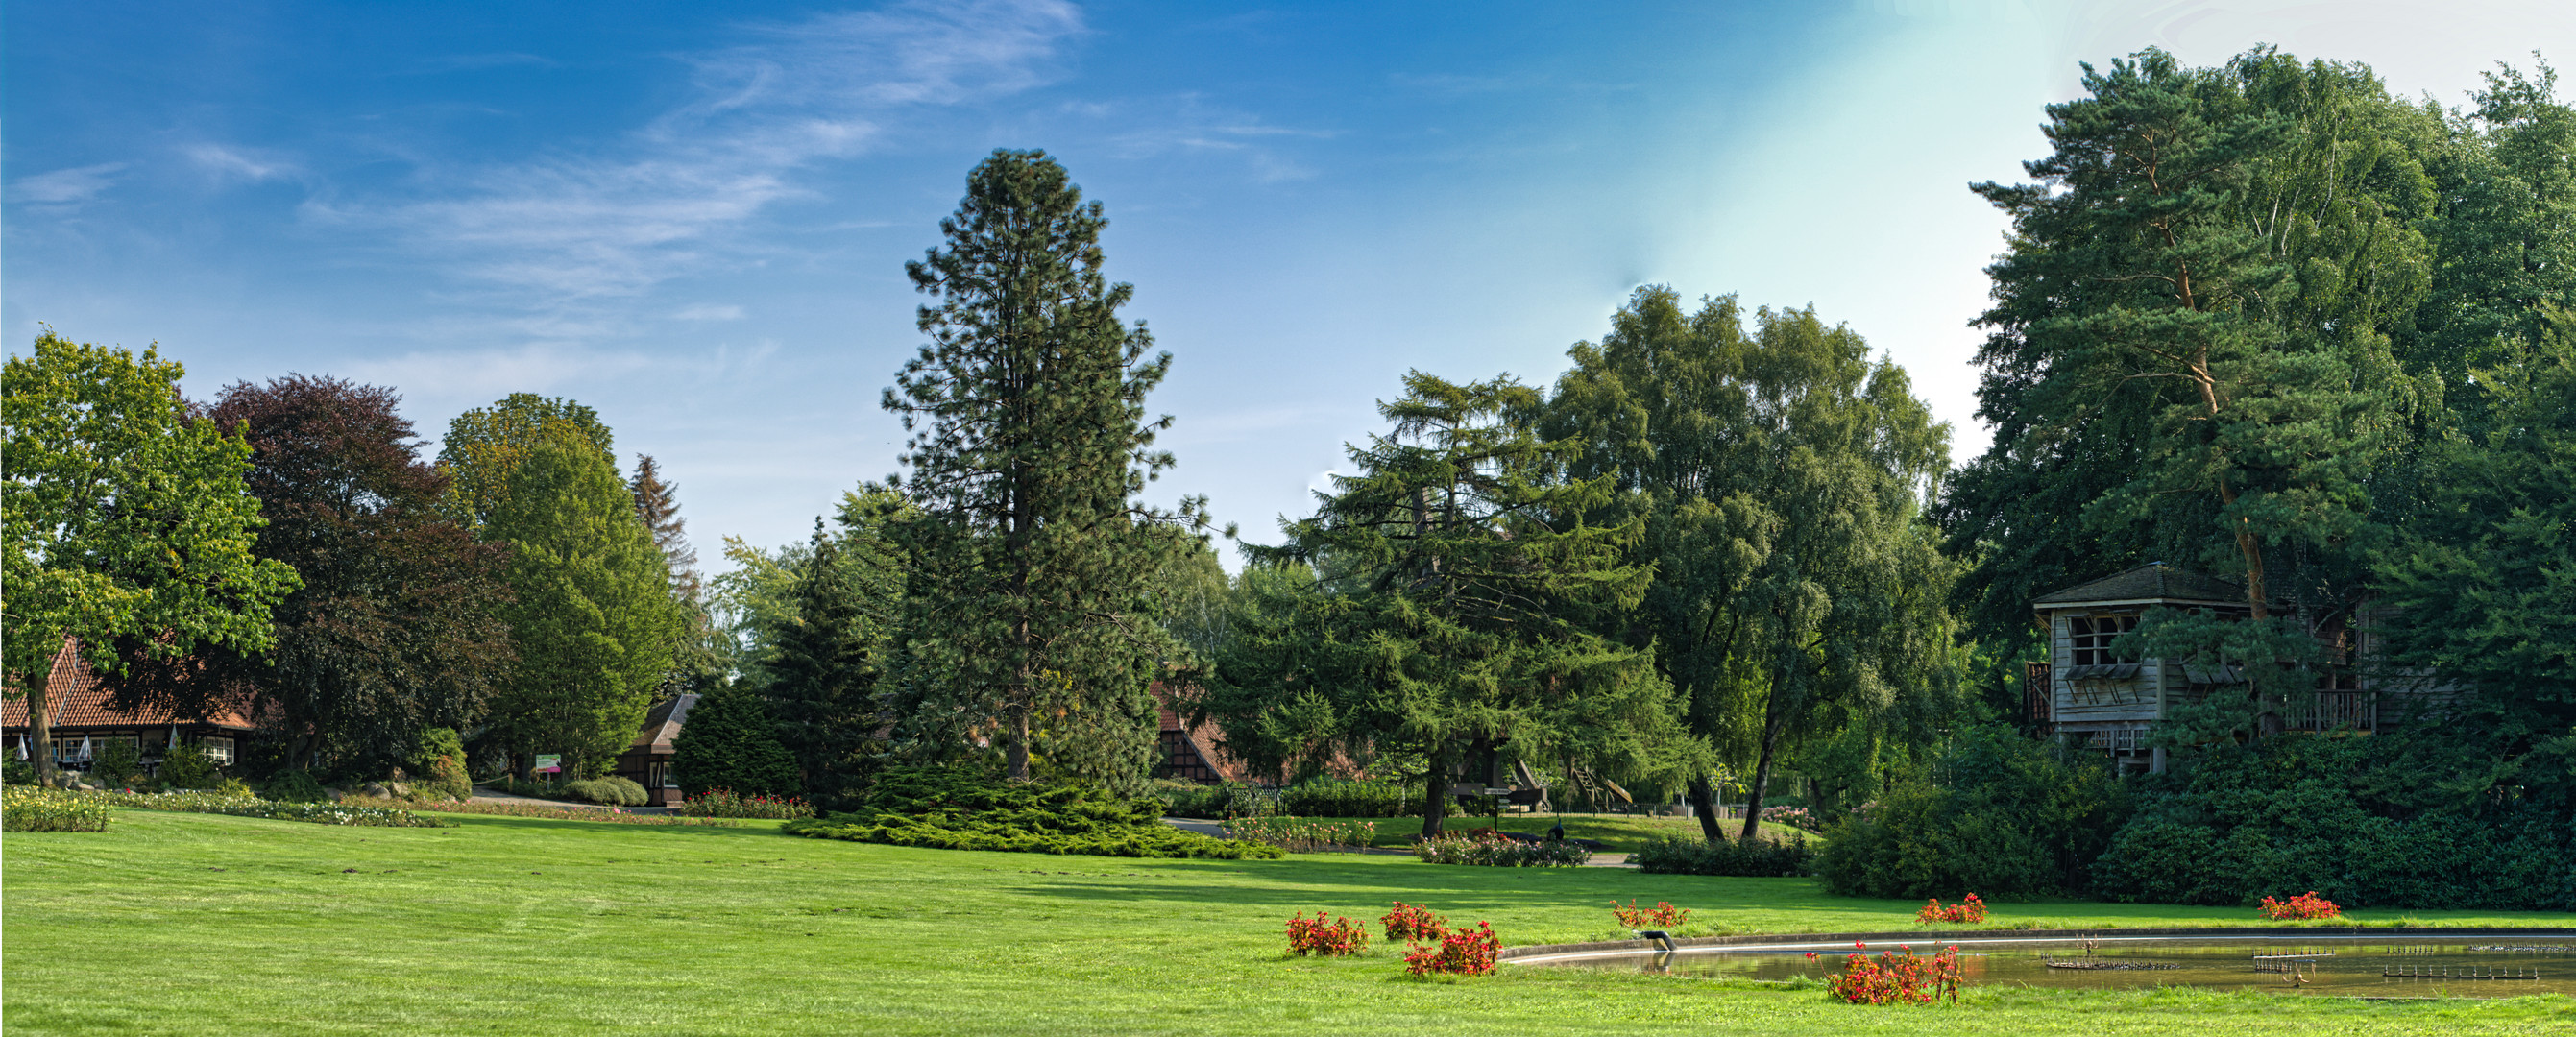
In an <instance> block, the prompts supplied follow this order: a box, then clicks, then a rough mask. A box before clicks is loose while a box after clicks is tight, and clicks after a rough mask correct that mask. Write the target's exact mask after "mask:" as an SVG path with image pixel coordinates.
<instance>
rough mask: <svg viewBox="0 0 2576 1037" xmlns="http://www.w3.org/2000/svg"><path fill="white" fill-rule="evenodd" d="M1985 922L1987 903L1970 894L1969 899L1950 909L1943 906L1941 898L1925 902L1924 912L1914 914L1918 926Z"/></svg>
mask: <svg viewBox="0 0 2576 1037" xmlns="http://www.w3.org/2000/svg"><path fill="white" fill-rule="evenodd" d="M1985 920H1986V902H1985V901H1983V900H1979V899H1977V895H1976V894H1974V893H1970V894H1968V899H1966V900H1962V901H1960V902H1958V903H1956V904H1952V905H1950V906H1948V907H1943V906H1941V898H1940V897H1933V898H1932V899H1930V900H1927V901H1924V902H1923V910H1920V911H1917V912H1914V924H1916V925H1930V924H1932V923H1934V922H1954V923H1955V922H1982V921H1985Z"/></svg>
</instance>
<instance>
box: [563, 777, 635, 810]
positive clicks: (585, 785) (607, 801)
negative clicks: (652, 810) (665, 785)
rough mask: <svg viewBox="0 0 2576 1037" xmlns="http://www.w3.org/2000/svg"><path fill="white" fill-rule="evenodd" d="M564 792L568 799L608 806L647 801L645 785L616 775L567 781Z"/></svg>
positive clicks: (630, 805)
mask: <svg viewBox="0 0 2576 1037" xmlns="http://www.w3.org/2000/svg"><path fill="white" fill-rule="evenodd" d="M563 794H564V797H565V798H567V799H577V800H580V801H582V802H584V803H597V804H599V805H601V806H608V807H640V806H643V805H644V802H645V795H644V786H642V785H638V784H636V783H635V781H634V779H632V778H621V777H618V776H616V775H610V776H608V777H605V778H586V779H583V780H580V781H569V782H565V783H564V787H563Z"/></svg>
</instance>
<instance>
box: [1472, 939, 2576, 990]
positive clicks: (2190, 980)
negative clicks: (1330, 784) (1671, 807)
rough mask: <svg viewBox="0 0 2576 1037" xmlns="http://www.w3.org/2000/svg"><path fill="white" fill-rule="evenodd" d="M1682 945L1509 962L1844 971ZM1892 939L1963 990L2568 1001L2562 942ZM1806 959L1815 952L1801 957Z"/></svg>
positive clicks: (2568, 949)
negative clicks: (1950, 956)
mask: <svg viewBox="0 0 2576 1037" xmlns="http://www.w3.org/2000/svg"><path fill="white" fill-rule="evenodd" d="M1795 940H1797V938H1796V937H1787V938H1784V942H1781V943H1763V944H1733V945H1724V946H1701V947H1689V946H1685V947H1683V948H1681V949H1680V950H1679V951H1676V952H1673V953H1669V954H1664V953H1655V952H1650V951H1630V950H1569V951H1564V952H1557V953H1545V952H1541V953H1534V954H1527V955H1525V956H1519V957H1514V958H1510V959H1507V962H1508V963H1509V964H1513V965H1520V966H1531V967H1558V968H1588V969H1619V970H1624V971H1646V972H1661V973H1669V974H1672V975H1676V976H1710V977H1716V976H1724V977H1733V978H1739V979H1766V980H1787V979H1793V978H1796V977H1799V976H1807V977H1812V978H1815V979H1818V980H1821V979H1824V978H1825V977H1827V976H1830V975H1833V974H1835V973H1838V972H1841V971H1842V970H1843V966H1844V959H1845V957H1846V956H1847V955H1850V954H1852V953H1855V948H1854V947H1853V946H1852V942H1851V941H1849V940H1844V941H1840V942H1832V943H1819V942H1785V941H1795ZM1900 943H1903V944H1908V945H1911V946H1912V947H1913V948H1914V952H1915V953H1916V954H1917V955H1920V956H1924V957H1929V956H1930V955H1931V954H1932V953H1933V952H1935V951H1938V950H1940V949H1941V948H1943V947H1947V946H1950V945H1952V944H1956V945H1957V946H1958V948H1959V957H1960V966H1961V969H1962V970H1963V971H1964V972H1965V973H1966V975H1967V979H1968V982H1969V983H1970V984H1971V985H1983V984H2020V985H2025V986H2033V987H2054V988H2067V989H2114V988H2125V987H2157V986H2191V987H2206V988H2209V989H2213V990H2248V989H2251V990H2277V991H2280V992H2282V993H2300V994H2324V995H2329V996H2340V997H2434V996H2444V997H2518V996H2521V995H2525V994H2546V993H2558V994H2568V995H2576V937H2569V936H2557V935H2552V936H2471V937H2430V936H2422V935H2407V936H2402V937H2391V936H2384V935H2374V936H2328V935H2318V936H2305V935H2302V936H2297V937H2280V936H2262V937H2239V938H2229V937H2209V936H2126V937H2124V936H2119V935H2117V934H2115V933H2101V934H2089V935H2088V934H2068V935H2066V936H2053V937H1991V938H1983V939H1976V938H1970V939H1948V940H1933V939H1931V938H1928V937H1926V938H1921V939H1910V940H1901V941H1900V940H1888V941H1884V942H1881V941H1871V942H1870V943H1869V946H1868V947H1867V949H1866V950H1865V951H1860V952H1859V953H1866V954H1869V955H1871V956H1873V957H1875V956H1876V955H1877V954H1878V953H1879V952H1882V951H1894V950H1897V949H1898V946H1899V944H1900ZM1810 952H1813V953H1814V954H1815V957H1812V958H1810V957H1808V954H1809V953H1810Z"/></svg>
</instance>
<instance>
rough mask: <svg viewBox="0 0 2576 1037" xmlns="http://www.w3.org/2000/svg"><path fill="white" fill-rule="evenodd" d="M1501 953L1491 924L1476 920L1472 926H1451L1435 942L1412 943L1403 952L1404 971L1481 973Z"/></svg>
mask: <svg viewBox="0 0 2576 1037" xmlns="http://www.w3.org/2000/svg"><path fill="white" fill-rule="evenodd" d="M1502 953H1503V941H1502V940H1501V939H1500V938H1497V937H1496V936H1495V935H1494V926H1493V924H1492V923H1490V922H1478V923H1476V927H1475V928H1473V929H1458V930H1454V931H1452V932H1450V933H1448V934H1446V935H1443V936H1442V937H1440V939H1439V940H1438V941H1437V942H1434V943H1428V944H1421V943H1417V944H1414V945H1413V949H1412V950H1411V951H1408V952H1406V954H1405V955H1404V971H1406V972H1409V973H1412V974H1413V975H1416V976H1428V975H1430V974H1432V973H1435V972H1437V973H1443V974H1446V975H1454V976H1482V975H1485V974H1487V973H1490V972H1492V971H1494V961H1495V959H1497V958H1500V957H1501V956H1502Z"/></svg>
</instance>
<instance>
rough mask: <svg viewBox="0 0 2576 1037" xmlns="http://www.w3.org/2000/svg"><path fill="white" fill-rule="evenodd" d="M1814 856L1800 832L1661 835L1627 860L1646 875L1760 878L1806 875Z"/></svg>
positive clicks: (1641, 847)
mask: <svg viewBox="0 0 2576 1037" xmlns="http://www.w3.org/2000/svg"><path fill="white" fill-rule="evenodd" d="M1815 859H1816V851H1815V849H1814V848H1813V847H1812V846H1811V845H1810V844H1809V843H1808V842H1807V837H1806V836H1804V835H1793V836H1791V837H1790V838H1789V839H1787V840H1785V841H1781V842H1771V841H1768V840H1764V839H1755V840H1753V841H1751V842H1746V841H1744V840H1742V839H1717V840H1702V839H1693V838H1690V837H1688V836H1677V835H1662V836H1656V837H1654V838H1652V839H1648V840H1647V841H1646V842H1645V844H1644V845H1642V846H1639V847H1638V848H1637V852H1636V854H1635V855H1633V856H1631V857H1629V858H1628V861H1629V863H1631V864H1634V865H1636V866H1637V870H1639V871H1642V872H1646V873H1647V874H1650V875H1725V876H1731V877H1734V878H1756V879H1763V878H1783V877H1793V876H1798V875H1804V874H1807V872H1808V871H1809V869H1811V868H1812V867H1813V866H1814V863H1815Z"/></svg>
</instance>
